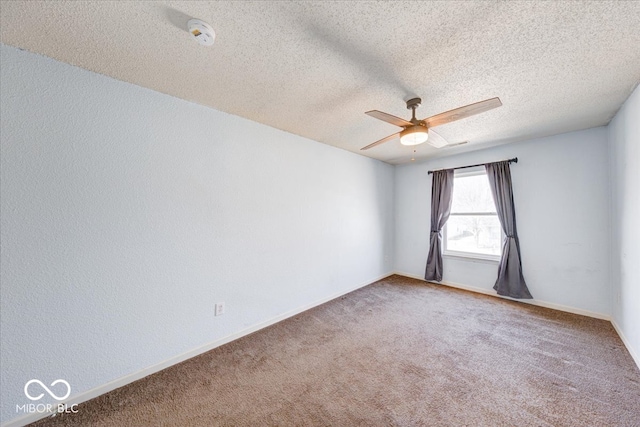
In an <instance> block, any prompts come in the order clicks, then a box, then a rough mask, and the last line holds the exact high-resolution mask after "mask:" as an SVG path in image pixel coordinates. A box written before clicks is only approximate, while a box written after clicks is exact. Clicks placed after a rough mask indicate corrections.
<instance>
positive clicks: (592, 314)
mask: <svg viewBox="0 0 640 427" xmlns="http://www.w3.org/2000/svg"><path fill="white" fill-rule="evenodd" d="M395 274H397V275H399V276H405V277H410V278H412V279H418V280H422V281H423V282H426V280H424V278H423V277H418V276H415V275H413V274H408V273H402V272H399V271H396V273H395ZM429 283H434V284H437V285H444V286H449V287H452V288H458V289H463V290H465V291H471V292H476V293H479V294H485V295H490V296H493V297H498V298H502V299H507V300H510V301H517V302H523V303H525V304H531V305H537V306H540V307H546V308H552V309H554V310H559V311H566V312H567V313H573V314H580V315H582V316H587V317H593V318H596V319H602V320H611V316H610V315H608V314H602V313H596V312H593V311H589V310H583V309H581V308H575V307H569V306H566V305H561V304H556V303H553V302H547V301H540V300H537V299H516V298H510V297H505V296H502V295H498V294H497V293H496V291H494V290H493V289H491V290H489V289H484V288H478V287H476V286H469V285H462V284H460V283H451V282H429Z"/></svg>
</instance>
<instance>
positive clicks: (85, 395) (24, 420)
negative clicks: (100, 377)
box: [2, 273, 394, 427]
mask: <svg viewBox="0 0 640 427" xmlns="http://www.w3.org/2000/svg"><path fill="white" fill-rule="evenodd" d="M393 274H394V273H388V274H384V275H382V276H380V277H378V278H377V279H374V280H371V281H367V282H366V283H361V284H359V285H357V286H354V287H352V288H349V289H347V290H346V291H341V292H338V293H335V294H333V295H331V296H328V297H325V298H322V299H320V300H318V301H315V302H313V303H310V304H306V305H304V306H302V307H298V308H296V309H293V310H290V311H288V312H286V313H283V314H280V315H278V316H275V317H273V318H271V319H269V320H266V321H264V322H260V323H258V324H256V325H253V326H251V327H249V328H246V329H243V330H241V331H239V332H236V333H234V334H231V335H228V336H226V337H224V338H221V339H218V340H216V341H213V342H211V343H208V344H205V345H203V346H201V347H197V348H194V349H193V350H190V351H187V352H185V353H182V354H180V355H178V356H175V357H172V358H170V359H167V360H165V361H163V362H160V363H157V364H155V365H152V366H149V367H148V368H145V369H141V370H139V371H137V372H134V373H131V374H129V375H125V376H124V377H121V378H118V379H116V380H113V381H111V382H108V383H106V384H103V385H101V386H98V387H95V388H92V389H91V390H87V391H85V392H82V393H79V394H77V395H75V396H72V397H71V398H69V399H67V400H66V401H64V402H59V403H62V404H66V405H67V407H71V405H75V404H79V403H82V402H86V401H87V400H91V399H94V398H96V397H98V396H100V395H102V394H105V393H108V392H110V391H112V390H115V389H117V388H120V387H122V386H125V385H127V384H130V383H132V382H134V381H137V380H139V379H141V378H144V377H147V376H149V375H152V374H155V373H156V372H159V371H161V370H163V369H166V368H168V367H170V366H173V365H176V364H178V363H180V362H184V361H185V360H187V359H191V358H192V357H195V356H198V355H200V354H202V353H206V352H207V351H210V350H213V349H214V348H216V347H220V346H221V345H224V344H227V343H229V342H231V341H235V340H237V339H238V338H242V337H244V336H246V335H249V334H252V333H254V332H257V331H259V330H260V329H264V328H266V327H268V326H271V325H274V324H276V323H278V322H281V321H283V320H285V319H288V318H289V317H293V316H295V315H297V314H300V313H302V312H304V311H307V310H310V309H312V308H314V307H317V306H319V305H322V304H324V303H327V302H329V301H331V300H334V299H336V298H339V297H341V296H343V295H346V294H348V293H350V292H353V291H355V290H357V289H360V288H363V287H365V286H367V285H370V284H372V283H375V282H377V281H378V280H382V279H384V278H387V277H389V276H392V275H393ZM50 415H52V413H51V412H49V413H47V412H42V413H33V414H26V415H24V416H22V417H17V418H14V419H12V420H9V421H7V422H5V423H3V424H2V427H19V426H24V425H27V424H30V423H33V422H36V421H38V420H40V419H42V418H46V417H48V416H50Z"/></svg>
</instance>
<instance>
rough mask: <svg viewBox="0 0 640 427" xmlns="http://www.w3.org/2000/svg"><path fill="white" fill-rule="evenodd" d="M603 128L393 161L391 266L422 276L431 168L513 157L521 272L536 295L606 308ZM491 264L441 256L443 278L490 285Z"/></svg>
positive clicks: (596, 309) (571, 304)
mask: <svg viewBox="0 0 640 427" xmlns="http://www.w3.org/2000/svg"><path fill="white" fill-rule="evenodd" d="M606 136H607V135H606V129H605V128H602V127H600V128H595V129H589V130H585V131H579V132H571V133H566V134H561V135H556V136H552V137H548V138H543V139H535V140H529V141H524V142H520V143H516V144H509V145H507V146H502V147H495V148H489V149H486V150H482V151H476V152H473V153H466V154H461V155H456V156H451V157H446V158H439V159H434V160H432V161H430V162H428V163H423V164H417V165H407V166H398V167H396V195H395V197H396V270H397V271H399V272H404V273H408V274H411V275H416V276H420V277H424V268H425V263H426V259H427V254H428V251H429V227H430V208H429V206H430V203H431V175H428V174H427V171H428V170H430V169H441V168H447V167H455V166H463V165H469V164H476V163H483V162H488V161H496V160H503V159H508V158H511V157H518V158H519V162H518V163H517V164H512V166H511V172H512V177H513V187H514V188H513V190H514V197H515V203H516V215H517V221H518V234H519V236H520V244H521V248H522V263H523V270H524V277H525V279H526V281H527V284H528V286H529V289H530V290H531V293H532V294H533V296H534V297H535V298H536V299H537V300H539V301H543V302H548V303H553V304H558V305H563V306H567V307H571V308H574V309H579V310H586V311H590V312H594V313H598V314H602V315H605V316H606V315H609V314H610V310H611V308H610V297H609V295H610V280H609V279H610V278H609V256H608V252H609V226H608V221H609V215H608V212H609V211H608V190H609V185H608V174H607V161H606V159H607V140H606ZM496 275H497V263H491V262H484V261H470V260H466V259H461V258H453V257H445V258H444V278H443V281H445V282H451V283H457V284H461V285H466V286H472V287H476V288H481V289H485V290H491V291H492V292H493V289H492V288H493V284H494V283H495V280H496Z"/></svg>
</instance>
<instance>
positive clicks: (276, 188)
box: [0, 46, 394, 421]
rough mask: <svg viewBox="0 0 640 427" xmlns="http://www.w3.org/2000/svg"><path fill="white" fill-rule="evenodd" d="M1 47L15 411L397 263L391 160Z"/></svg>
mask: <svg viewBox="0 0 640 427" xmlns="http://www.w3.org/2000/svg"><path fill="white" fill-rule="evenodd" d="M1 54H2V56H1V62H2V68H1V73H2V74H1V90H2V92H1V97H0V98H1V108H2V110H1V120H2V121H1V129H2V133H1V137H2V140H1V144H2V145H1V148H2V152H1V155H2V163H1V172H2V180H1V194H2V198H1V201H2V202H1V218H2V220H1V229H2V236H1V243H2V247H1V262H2V269H1V270H2V273H1V274H2V276H1V283H2V286H1V299H2V302H1V304H2V305H1V308H2V310H1V362H2V363H1V364H2V377H1V388H2V396H1V400H2V420H3V421H6V420H8V419H10V418H14V417H16V412H15V405H16V404H22V403H25V402H24V401H25V396H24V394H23V390H22V388H23V386H24V384H25V382H26V381H28V380H30V379H32V378H39V379H41V380H42V381H43V382H45V383H47V384H49V383H50V382H51V381H53V380H55V379H57V378H63V379H65V380H67V381H68V382H69V383H70V384H71V387H72V391H73V393H74V394H76V393H79V392H82V391H85V390H88V389H91V388H93V387H96V386H100V385H103V384H105V383H107V382H109V381H112V380H115V379H118V378H120V377H122V376H124V375H127V374H129V373H132V372H135V371H137V370H140V369H143V368H147V367H149V366H151V365H153V364H156V363H158V362H161V361H164V360H166V359H169V358H172V357H174V356H176V355H179V354H181V353H183V352H186V351H189V350H191V349H194V348H197V347H199V346H202V345H205V344H207V343H210V342H212V341H215V340H217V339H220V338H222V337H225V336H228V335H230V334H233V333H237V332H238V331H241V330H243V329H245V328H248V327H250V326H252V325H256V324H259V323H261V322H264V321H266V320H268V319H272V318H274V317H276V316H278V315H281V314H283V313H285V312H288V311H291V310H295V309H297V308H300V307H302V306H305V305H307V304H312V303H314V302H316V301H319V300H321V299H323V298H326V297H329V296H331V295H335V294H337V293H340V292H344V291H346V290H348V289H350V288H353V287H355V286H357V285H358V284H366V283H368V282H370V281H373V280H374V279H376V278H378V277H380V276H382V275H384V274H386V273H389V272H391V271H392V267H393V266H392V263H393V249H394V247H393V240H392V239H393V213H394V212H393V207H392V202H393V179H394V172H393V167H392V166H390V165H387V164H384V163H381V162H378V161H375V160H371V159H367V158H365V157H361V156H358V155H355V154H352V153H349V152H346V151H342V150H339V149H336V148H333V147H329V146H326V145H323V144H319V143H316V142H314V141H310V140H307V139H304V138H301V137H298V136H295V135H292V134H288V133H285V132H282V131H279V130H276V129H273V128H269V127H267V126H264V125H260V124H257V123H253V122H250V121H248V120H245V119H242V118H239V117H235V116H231V115H228V114H224V113H221V112H218V111H215V110H212V109H209V108H206V107H203V106H200V105H196V104H193V103H189V102H186V101H183V100H179V99H176V98H172V97H170V96H167V95H163V94H160V93H157V92H153V91H151V90H148V89H143V88H140V87H137V86H134V85H131V84H127V83H123V82H120V81H116V80H113V79H111V78H107V77H105V76H101V75H98V74H95V73H92V72H88V71H85V70H82V69H79V68H76V67H72V66H70V65H66V64H63V63H59V62H56V61H54V60H51V59H48V58H45V57H41V56H38V55H34V54H30V53H27V52H24V51H19V50H18V49H15V48H11V47H7V46H1ZM149 72H152V70H149ZM212 78H215V76H213V77H212ZM217 301H224V302H226V307H227V312H226V314H225V315H224V316H221V317H214V310H213V309H214V303H215V302H217ZM34 393H35V392H34ZM47 398H48V396H47ZM49 401H50V400H49ZM42 402H45V403H46V402H47V399H43V400H42Z"/></svg>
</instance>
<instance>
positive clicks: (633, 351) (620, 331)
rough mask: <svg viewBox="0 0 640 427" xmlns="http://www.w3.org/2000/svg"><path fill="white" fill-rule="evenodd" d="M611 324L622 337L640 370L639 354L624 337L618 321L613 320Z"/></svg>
mask: <svg viewBox="0 0 640 427" xmlns="http://www.w3.org/2000/svg"><path fill="white" fill-rule="evenodd" d="M611 324H612V325H613V329H615V330H616V332H617V333H618V335H619V336H620V339H621V340H622V343H623V344H624V346H625V347H627V351H628V352H629V354H630V355H631V358H632V359H633V361H634V362H636V366H637V367H638V369H640V355H638V353H636V351H635V350H634V349H633V347H631V343H630V342H629V340H628V339H627V337H625V336H624V334H623V333H622V329H621V328H620V327H619V326H618V324H617V323H616V321H615V320H613V319H611Z"/></svg>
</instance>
